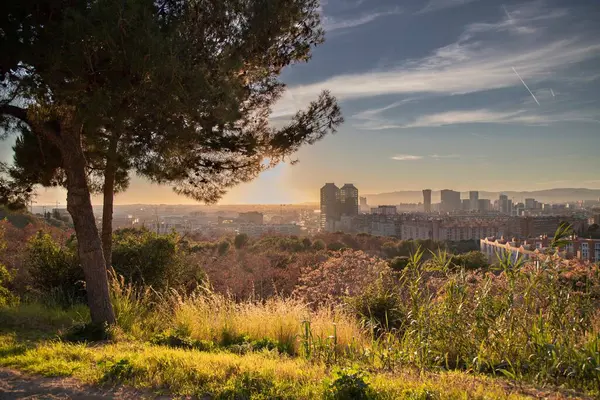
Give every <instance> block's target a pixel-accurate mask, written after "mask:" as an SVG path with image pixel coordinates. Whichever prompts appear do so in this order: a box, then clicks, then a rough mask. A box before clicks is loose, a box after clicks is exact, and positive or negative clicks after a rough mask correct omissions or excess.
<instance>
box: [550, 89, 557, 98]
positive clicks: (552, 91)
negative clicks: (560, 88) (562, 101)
mask: <svg viewBox="0 0 600 400" xmlns="http://www.w3.org/2000/svg"><path fill="white" fill-rule="evenodd" d="M550 93H552V97H556V96H555V95H554V90H552V88H550Z"/></svg>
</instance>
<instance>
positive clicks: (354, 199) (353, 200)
mask: <svg viewBox="0 0 600 400" xmlns="http://www.w3.org/2000/svg"><path fill="white" fill-rule="evenodd" d="M340 203H341V210H340V211H341V214H342V215H350V216H353V215H358V189H357V188H356V187H355V186H354V185H353V184H351V183H346V184H345V185H344V186H342V188H341V189H340Z"/></svg>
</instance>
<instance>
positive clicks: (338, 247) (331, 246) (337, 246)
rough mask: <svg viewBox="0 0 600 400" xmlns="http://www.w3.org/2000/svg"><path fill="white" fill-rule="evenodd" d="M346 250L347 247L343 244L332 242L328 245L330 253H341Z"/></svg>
mask: <svg viewBox="0 0 600 400" xmlns="http://www.w3.org/2000/svg"><path fill="white" fill-rule="evenodd" d="M345 248H346V245H345V244H344V243H342V242H331V243H329V244H328V245H327V250H329V251H340V250H343V249H345Z"/></svg>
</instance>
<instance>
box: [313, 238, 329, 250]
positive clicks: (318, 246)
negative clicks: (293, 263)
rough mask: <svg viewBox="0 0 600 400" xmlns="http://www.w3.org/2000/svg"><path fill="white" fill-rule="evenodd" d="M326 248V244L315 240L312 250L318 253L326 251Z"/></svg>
mask: <svg viewBox="0 0 600 400" xmlns="http://www.w3.org/2000/svg"><path fill="white" fill-rule="evenodd" d="M325 247H326V245H325V242H324V241H322V240H321V239H317V240H315V241H314V242H313V244H312V248H313V249H314V250H317V251H319V250H325Z"/></svg>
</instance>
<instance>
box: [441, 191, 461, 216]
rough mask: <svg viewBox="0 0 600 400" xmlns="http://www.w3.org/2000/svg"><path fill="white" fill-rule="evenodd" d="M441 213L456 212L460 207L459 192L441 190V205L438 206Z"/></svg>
mask: <svg viewBox="0 0 600 400" xmlns="http://www.w3.org/2000/svg"><path fill="white" fill-rule="evenodd" d="M440 207H441V210H442V212H452V211H458V210H460V209H461V207H462V203H461V201H460V192H455V191H454V190H448V189H445V190H442V204H441V205H440Z"/></svg>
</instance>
